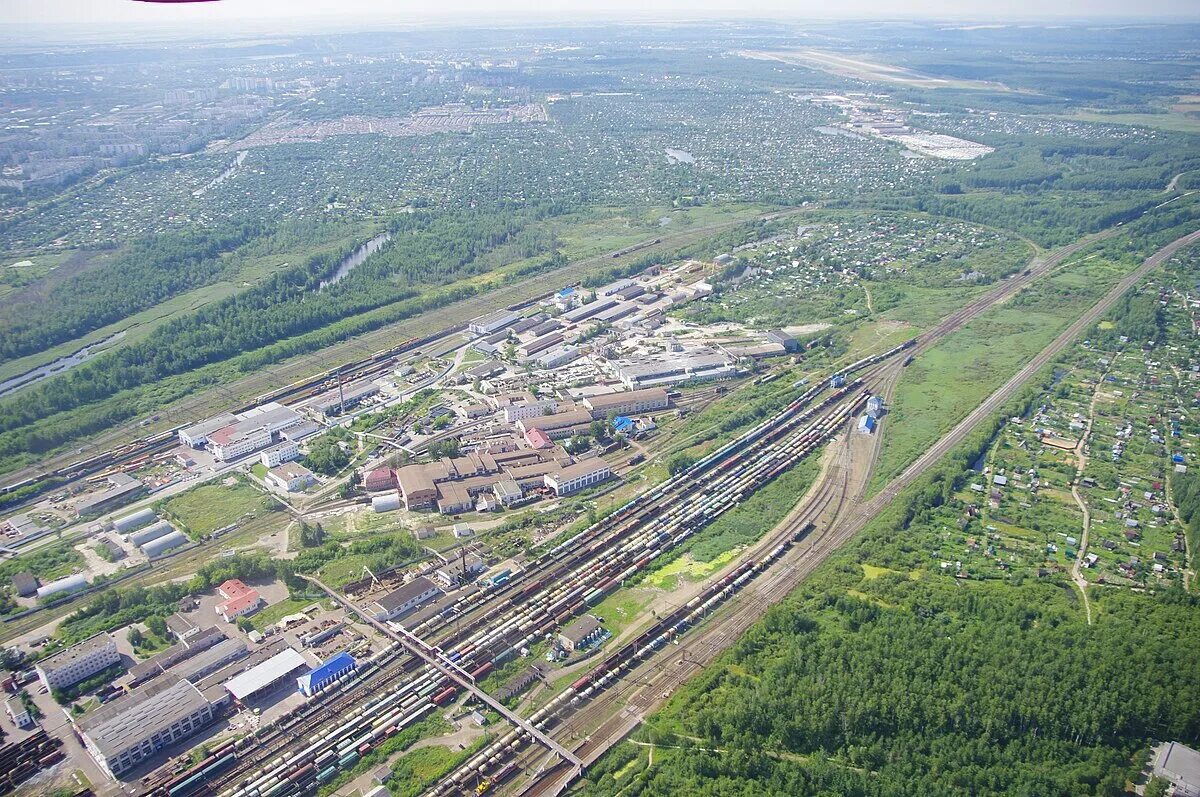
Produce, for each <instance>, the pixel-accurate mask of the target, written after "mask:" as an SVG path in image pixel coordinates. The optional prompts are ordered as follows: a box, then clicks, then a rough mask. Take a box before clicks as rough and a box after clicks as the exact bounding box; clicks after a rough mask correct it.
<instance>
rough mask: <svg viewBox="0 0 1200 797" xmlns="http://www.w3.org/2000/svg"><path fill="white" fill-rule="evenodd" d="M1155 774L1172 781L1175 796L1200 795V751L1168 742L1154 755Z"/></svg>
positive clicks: (1191, 796) (1195, 796) (1193, 796)
mask: <svg viewBox="0 0 1200 797" xmlns="http://www.w3.org/2000/svg"><path fill="white" fill-rule="evenodd" d="M1154 775H1155V776H1156V777H1160V778H1165V779H1166V780H1168V781H1170V782H1171V788H1172V791H1171V793H1172V794H1173V795H1175V797H1200V752H1196V751H1195V750H1193V749H1192V748H1190V747H1187V746H1186V745H1182V744H1180V743H1179V742H1166V743H1165V744H1163V745H1162V746H1161V747H1159V749H1158V752H1157V753H1156V754H1155V756H1154Z"/></svg>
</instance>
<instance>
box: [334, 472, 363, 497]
mask: <svg viewBox="0 0 1200 797" xmlns="http://www.w3.org/2000/svg"><path fill="white" fill-rule="evenodd" d="M361 484H362V476H360V475H359V473H358V471H357V470H352V471H350V477H349V478H348V479H346V483H345V484H343V485H342V487H341V489H340V490H339V491H338V494H339V495H341V496H342V498H350V497H351V496H353V495H354V494H355V493H357V492H358V488H359V485H361Z"/></svg>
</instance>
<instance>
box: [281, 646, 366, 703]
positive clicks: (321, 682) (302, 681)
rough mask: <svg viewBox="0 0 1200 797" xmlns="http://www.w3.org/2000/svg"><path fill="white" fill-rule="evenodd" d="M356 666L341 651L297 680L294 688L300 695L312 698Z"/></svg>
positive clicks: (350, 658) (346, 654)
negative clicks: (297, 688) (296, 688)
mask: <svg viewBox="0 0 1200 797" xmlns="http://www.w3.org/2000/svg"><path fill="white" fill-rule="evenodd" d="M357 666H358V663H357V662H355V661H354V657H353V656H351V655H350V654H349V653H347V652H346V651H344V650H343V651H342V652H341V653H338V654H337V655H335V656H334V657H333V658H331V659H329V660H327V661H325V662H323V663H322V664H319V665H317V668H316V669H314V670H312V671H310V672H307V673H305V674H304V675H301V676H300V677H299V678H297V679H296V686H297V687H299V690H300V694H302V695H304V696H305V697H312V696H313V695H314V694H316V693H317V692H319V691H320V690H321V689H322V688H323V687H326V686H328V685H329V684H331V683H333V682H334V681H336V680H337V679H338V678H340V677H342V676H343V675H345V674H346V673H348V672H350V671H351V670H353V669H354V668H355V667H357Z"/></svg>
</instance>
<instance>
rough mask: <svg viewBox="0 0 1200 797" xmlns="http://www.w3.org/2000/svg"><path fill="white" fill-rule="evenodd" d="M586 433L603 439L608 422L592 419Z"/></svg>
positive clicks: (605, 435) (606, 435)
mask: <svg viewBox="0 0 1200 797" xmlns="http://www.w3.org/2000/svg"><path fill="white" fill-rule="evenodd" d="M588 433H589V434H591V436H592V437H594V438H596V439H597V440H604V439H606V438H607V437H608V423H607V422H605V421H603V420H595V421H592V423H591V425H590V426H588Z"/></svg>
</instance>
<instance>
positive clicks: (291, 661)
mask: <svg viewBox="0 0 1200 797" xmlns="http://www.w3.org/2000/svg"><path fill="white" fill-rule="evenodd" d="M307 666H308V662H307V661H306V660H305V658H304V657H303V656H301V655H300V653H299V652H298V651H296V650H295V649H294V648H284V649H283V650H281V651H280V652H279V653H276V654H275V655H274V656H272V657H271V658H269V659H267V660H266V661H264V662H263V663H262V664H259V665H257V666H255V667H251V668H250V669H248V670H246V671H245V672H243V673H241V674H240V675H235V676H234V677H232V678H230V679H229V680H228V681H226V682H225V690H226V691H227V692H229V694H231V695H232V696H233V699H234V700H237V701H243V700H245V699H246V698H248V697H250V696H251V695H253V694H256V693H258V692H261V691H262V690H264V689H266V688H268V687H270V686H272V685H273V684H276V683H279V681H281V680H282V679H284V678H286V677H287V676H289V675H291V674H292V673H294V672H295V671H296V670H298V669H300V668H301V667H307Z"/></svg>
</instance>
